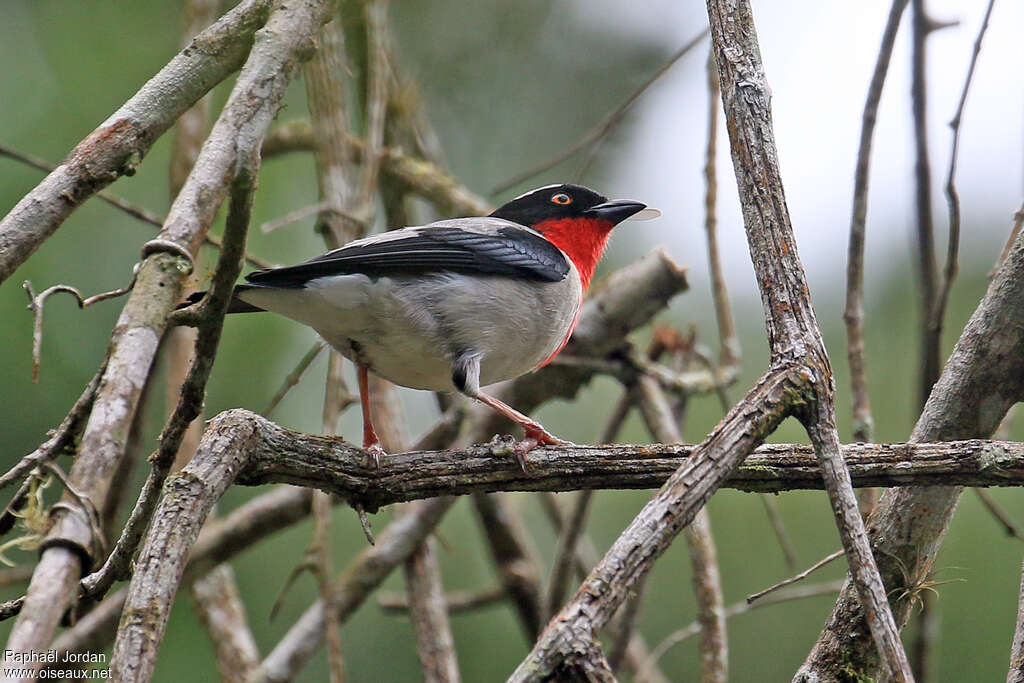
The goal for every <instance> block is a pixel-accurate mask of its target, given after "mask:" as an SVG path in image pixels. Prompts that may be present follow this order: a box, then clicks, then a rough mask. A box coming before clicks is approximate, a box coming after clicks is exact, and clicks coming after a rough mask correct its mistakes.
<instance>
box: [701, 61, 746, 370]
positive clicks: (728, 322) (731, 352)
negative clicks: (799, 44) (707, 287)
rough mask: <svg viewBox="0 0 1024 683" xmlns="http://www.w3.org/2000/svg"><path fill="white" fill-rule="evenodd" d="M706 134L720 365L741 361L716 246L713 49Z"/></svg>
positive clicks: (707, 214) (708, 232) (707, 230)
mask: <svg viewBox="0 0 1024 683" xmlns="http://www.w3.org/2000/svg"><path fill="white" fill-rule="evenodd" d="M707 83H708V137H707V142H706V143H705V146H704V234H705V236H706V237H707V244H708V271H709V273H710V275H711V298H712V300H713V301H714V303H715V320H716V322H717V323H718V339H719V343H720V344H721V351H720V353H719V356H718V361H719V363H720V364H721V365H737V364H738V363H739V361H740V355H741V351H740V338H739V335H737V334H736V322H735V320H734V319H733V316H732V306H731V305H730V303H729V290H728V288H727V287H726V284H725V274H724V273H723V271H722V259H721V256H720V253H719V249H718V215H717V211H716V209H717V204H718V172H717V164H718V112H719V108H720V107H721V96H722V92H721V87H720V86H719V83H718V66H717V65H716V64H715V51H714V49H711V50H709V52H708V62H707Z"/></svg>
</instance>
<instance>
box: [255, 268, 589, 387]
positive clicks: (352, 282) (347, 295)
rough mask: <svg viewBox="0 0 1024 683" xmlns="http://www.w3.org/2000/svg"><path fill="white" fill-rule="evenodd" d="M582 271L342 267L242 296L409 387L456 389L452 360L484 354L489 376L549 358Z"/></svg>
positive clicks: (507, 374) (573, 305) (487, 380)
mask: <svg viewBox="0 0 1024 683" xmlns="http://www.w3.org/2000/svg"><path fill="white" fill-rule="evenodd" d="M580 292H581V288H580V285H579V277H578V276H577V274H576V271H575V269H573V270H572V272H571V273H570V274H569V277H567V278H566V279H565V280H563V281H561V282H554V283H550V282H535V281H527V282H520V281H514V280H509V279H507V278H503V277H494V276H470V275H461V274H455V273H443V274H436V275H426V276H415V277H413V276H402V277H380V278H370V277H367V276H365V275H338V276H332V277H324V278H319V279H317V280H313V281H311V282H310V283H308V284H307V286H306V287H304V288H297V289H272V288H254V289H248V290H245V291H244V292H242V293H240V294H239V298H241V299H242V300H244V301H247V302H249V303H251V304H253V305H256V306H259V307H260V308H263V309H265V310H268V311H272V312H274V313H279V314H281V315H284V316H286V317H288V318H291V319H293V320H296V321H298V322H301V323H304V324H306V325H309V326H310V327H312V328H314V329H315V330H316V331H317V332H318V333H319V334H320V336H322V337H323V338H324V339H325V340H326V341H327V343H329V344H330V345H331V346H333V347H334V348H336V349H337V350H338V351H340V352H341V353H342V354H343V355H345V356H346V357H347V358H349V359H351V360H353V361H356V362H361V363H365V364H366V365H368V366H369V367H370V369H372V370H373V372H374V373H375V374H377V375H379V376H381V377H384V378H385V379H388V380H390V381H392V382H394V383H396V384H400V385H402V386H407V387H412V388H414V389H429V390H433V391H452V390H454V389H455V387H454V386H453V384H452V380H451V367H452V361H453V360H454V359H455V358H456V357H458V356H459V355H461V354H463V353H467V352H471V353H476V354H478V355H479V356H480V359H481V372H480V383H481V385H487V384H493V383H494V382H500V381H502V380H506V379H511V378H513V377H518V376H519V375H522V374H524V373H526V372H529V371H530V370H533V369H534V368H536V367H537V366H538V365H540V364H541V363H543V362H544V361H545V360H547V359H548V358H549V357H550V356H551V354H553V353H554V352H555V351H556V350H557V349H558V348H559V347H560V346H561V345H562V342H563V341H564V339H565V338H566V336H567V335H568V333H569V331H570V328H571V326H572V323H573V320H574V318H575V316H576V312H577V310H578V307H579V302H580Z"/></svg>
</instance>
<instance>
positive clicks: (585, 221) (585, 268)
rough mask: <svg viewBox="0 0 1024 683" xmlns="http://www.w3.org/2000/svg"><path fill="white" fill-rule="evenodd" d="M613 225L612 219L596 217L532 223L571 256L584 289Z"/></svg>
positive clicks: (538, 230)
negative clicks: (606, 219)
mask: <svg viewBox="0 0 1024 683" xmlns="http://www.w3.org/2000/svg"><path fill="white" fill-rule="evenodd" d="M614 227H615V224H614V223H612V222H611V221H605V220H600V219H597V218H552V219H550V220H546V221H541V222H540V223H538V224H536V225H534V226H533V229H534V230H536V231H537V232H539V233H540V234H542V235H544V237H545V238H546V239H547V240H548V241H549V242H551V243H552V244H554V245H555V246H556V247H558V248H559V249H561V250H562V251H564V252H565V253H566V254H567V255H568V256H569V258H571V259H572V262H573V265H575V266H576V270H577V271H579V274H580V281H581V283H582V284H583V291H586V290H587V286H588V285H590V278H591V277H593V275H594V268H595V267H597V262H598V261H600V260H601V255H602V254H603V253H604V248H605V245H607V244H608V237H609V236H610V235H611V232H612V228H614Z"/></svg>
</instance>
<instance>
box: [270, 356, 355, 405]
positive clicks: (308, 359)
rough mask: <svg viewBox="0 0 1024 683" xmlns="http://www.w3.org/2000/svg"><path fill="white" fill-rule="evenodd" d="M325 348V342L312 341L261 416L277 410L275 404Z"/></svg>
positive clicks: (351, 400)
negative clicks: (311, 344)
mask: <svg viewBox="0 0 1024 683" xmlns="http://www.w3.org/2000/svg"><path fill="white" fill-rule="evenodd" d="M326 348H327V343H326V342H324V341H321V340H317V341H316V342H314V343H313V346H311V347H309V351H306V354H305V355H304V356H303V357H302V358H300V359H299V362H298V363H296V364H295V367H294V368H293V369H292V371H291V372H289V373H288V375H287V376H286V377H285V378H284V381H283V382H281V387H280V388H279V389H278V390H277V393H275V394H274V396H273V397H272V398H271V399H270V401H269V402H268V403H267V407H266V408H264V409H263V410H262V411H261V412H260V415H262V416H263V417H270V416H271V415H272V414H273V413H274V411H275V410H277V406H278V405H279V404H280V403H281V401H282V400H284V397H285V396H287V395H288V392H289V391H291V390H292V389H294V388H295V387H296V386H297V385H298V383H299V381H300V380H301V379H302V376H303V375H304V374H305V373H306V370H308V369H309V366H310V365H312V364H313V361H315V360H316V359H317V357H318V356H319V355H320V354H321V353H322V352H323V350H324V349H326ZM356 400H357V399H355V398H353V397H351V396H349V397H348V399H347V400H346V401H343V402H344V403H346V407H347V406H348V405H351V404H352V403H354V402H355V401H356Z"/></svg>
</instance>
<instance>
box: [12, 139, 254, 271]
mask: <svg viewBox="0 0 1024 683" xmlns="http://www.w3.org/2000/svg"><path fill="white" fill-rule="evenodd" d="M0 155H2V156H6V157H10V158H12V159H16V160H18V161H21V162H23V163H26V164H28V165H29V166H33V167H35V168H37V169H39V170H40V171H45V172H47V173H50V172H51V171H53V169H54V166H53V165H52V164H49V163H47V162H46V161H43V160H42V159H40V158H39V157H34V156H31V155H29V154H25V153H24V152H19V151H17V150H15V149H11V148H10V147H8V146H6V145H2V144H0ZM96 196H97V197H98V198H99V199H101V200H102V201H104V202H106V203H107V204H110V205H111V206H113V207H115V208H117V209H120V210H121V211H124V212H125V213H126V214H128V215H129V216H132V217H133V218H137V219H139V220H140V221H142V222H143V223H148V224H149V225H152V226H153V227H156V228H161V227H163V224H164V220H165V218H164V217H163V216H160V215H158V214H155V213H153V212H152V211H150V210H149V209H146V208H143V207H141V206H139V205H137V204H133V203H132V202H129V201H128V200H127V199H124V198H123V197H118V196H117V195H115V194H113V193H111V192H109V191H107V190H100V191H99V192H97V193H96ZM203 240H204V241H205V242H206V243H207V244H209V245H210V246H212V247H215V248H217V249H220V248H221V247H222V246H223V245H222V243H221V241H220V239H218V238H217V237H215V236H214V235H210V234H207V235H206V236H205V237H204V238H203ZM245 260H246V263H248V264H249V265H251V266H255V267H256V268H270V267H271V264H270V262H269V261H264V260H263V259H260V258H257V257H255V256H250V255H249V254H246V255H245Z"/></svg>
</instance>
